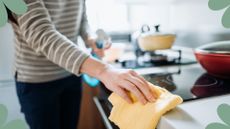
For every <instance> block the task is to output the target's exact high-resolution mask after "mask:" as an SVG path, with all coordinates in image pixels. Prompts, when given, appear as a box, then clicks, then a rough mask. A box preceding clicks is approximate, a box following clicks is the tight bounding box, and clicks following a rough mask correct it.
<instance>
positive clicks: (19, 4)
mask: <svg viewBox="0 0 230 129" xmlns="http://www.w3.org/2000/svg"><path fill="white" fill-rule="evenodd" d="M2 1H3V3H4V4H5V5H6V7H7V8H8V9H10V11H12V12H14V13H15V14H18V15H20V14H24V13H26V11H27V9H28V7H27V5H26V3H25V2H24V1H23V0H2Z"/></svg>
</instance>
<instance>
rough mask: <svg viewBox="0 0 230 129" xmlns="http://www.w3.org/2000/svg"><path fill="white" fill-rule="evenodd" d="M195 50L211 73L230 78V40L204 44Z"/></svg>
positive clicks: (202, 64)
mask: <svg viewBox="0 0 230 129" xmlns="http://www.w3.org/2000/svg"><path fill="white" fill-rule="evenodd" d="M194 52H195V55H196V58H197V60H198V62H199V63H200V64H201V66H202V67H203V68H204V69H206V71H207V72H208V73H209V74H211V75H214V76H217V77H221V78H229V79H230V41H224V42H216V43H211V44H208V45H204V46H201V47H198V48H197V49H195V51H194Z"/></svg>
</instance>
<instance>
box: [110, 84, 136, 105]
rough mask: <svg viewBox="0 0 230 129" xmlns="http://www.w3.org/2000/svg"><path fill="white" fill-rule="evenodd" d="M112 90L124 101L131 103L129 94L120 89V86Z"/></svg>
mask: <svg viewBox="0 0 230 129" xmlns="http://www.w3.org/2000/svg"><path fill="white" fill-rule="evenodd" d="M114 92H115V93H116V94H117V95H119V96H120V97H121V98H123V99H124V100H125V101H126V102H128V103H129V104H132V103H133V102H132V99H131V98H130V97H129V95H128V94H127V92H126V91H125V89H122V88H120V87H117V88H116V89H115V90H114Z"/></svg>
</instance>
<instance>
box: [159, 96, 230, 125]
mask: <svg viewBox="0 0 230 129" xmlns="http://www.w3.org/2000/svg"><path fill="white" fill-rule="evenodd" d="M223 103H226V104H229V105H230V94H229V95H223V96H218V97H211V98H207V99H200V100H195V101H189V102H184V103H183V104H181V105H179V106H178V107H177V108H175V109H174V110H172V111H170V112H168V113H166V114H165V115H164V116H162V118H161V120H160V122H159V123H158V128H157V129H205V127H206V126H207V125H208V124H210V123H212V122H221V120H220V119H219V117H218V115H217V107H218V106H219V105H221V104H223Z"/></svg>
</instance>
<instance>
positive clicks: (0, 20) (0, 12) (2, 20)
mask: <svg viewBox="0 0 230 129" xmlns="http://www.w3.org/2000/svg"><path fill="white" fill-rule="evenodd" d="M7 19H8V17H7V12H6V8H5V6H4V4H3V2H2V1H1V0H0V27H2V26H4V25H5V24H6V22H7Z"/></svg>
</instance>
